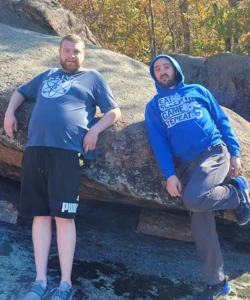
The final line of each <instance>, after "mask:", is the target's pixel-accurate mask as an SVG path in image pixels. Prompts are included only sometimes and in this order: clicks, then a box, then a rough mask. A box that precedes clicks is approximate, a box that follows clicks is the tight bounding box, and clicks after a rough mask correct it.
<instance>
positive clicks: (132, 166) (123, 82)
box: [0, 25, 250, 209]
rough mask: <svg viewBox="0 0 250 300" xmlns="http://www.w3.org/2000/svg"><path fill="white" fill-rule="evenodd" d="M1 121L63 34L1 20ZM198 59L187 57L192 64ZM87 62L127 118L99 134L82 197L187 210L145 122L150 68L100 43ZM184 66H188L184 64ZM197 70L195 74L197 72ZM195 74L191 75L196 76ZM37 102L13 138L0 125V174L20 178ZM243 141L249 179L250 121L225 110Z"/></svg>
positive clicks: (50, 61)
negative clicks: (173, 194)
mask: <svg viewBox="0 0 250 300" xmlns="http://www.w3.org/2000/svg"><path fill="white" fill-rule="evenodd" d="M0 30H1V32H3V35H1V37H0V47H1V48H0V51H1V61H0V63H1V67H2V69H1V73H0V80H1V83H2V84H1V87H0V120H1V124H2V121H3V117H4V112H5V109H6V107H7V102H8V100H9V97H10V95H11V94H12V92H13V90H14V88H15V87H16V86H18V85H20V84H22V83H23V82H25V81H27V80H29V79H31V78H32V77H33V76H34V75H36V74H37V73H39V72H41V71H44V70H45V69H47V68H50V67H55V66H57V65H58V57H57V55H58V45H59V42H60V39H59V38H58V37H51V36H47V35H42V34H39V33H34V32H30V31H24V30H18V29H15V28H11V27H8V26H5V25H0ZM192 61H195V66H196V67H195V68H196V70H198V66H199V65H200V61H198V64H197V61H196V60H187V62H188V64H189V66H190V67H191V63H192ZM85 67H87V68H94V69H97V70H98V71H100V72H101V73H102V74H103V76H104V77H105V78H106V80H107V81H108V83H109V84H110V86H111V89H112V90H113V93H114V95H115V98H116V99H117V101H118V103H119V105H120V107H121V110H122V112H123V119H122V120H121V121H120V122H118V123H117V124H116V125H115V126H113V127H112V128H110V129H109V130H107V131H106V132H104V133H103V134H101V135H100V139H99V143H98V148H99V158H98V160H97V161H96V162H95V163H93V164H90V165H86V166H85V168H84V171H83V175H82V183H81V187H80V192H81V193H80V195H81V197H82V198H87V199H98V200H103V201H113V202H120V203H128V204H133V205H138V206H142V207H151V208H161V209H176V208H177V209H183V205H182V201H181V199H171V198H170V197H168V194H167V193H166V192H165V188H164V183H165V182H164V178H163V177H162V175H161V174H160V172H159V169H158V167H157V164H156V161H155V159H154V157H153V154H152V151H151V148H150V146H149V143H148V139H147V137H146V133H145V127H144V110H145V105H146V103H147V102H148V101H149V100H150V98H151V97H152V96H153V95H154V93H155V87H154V83H153V81H152V79H151V78H150V76H149V72H148V67H147V66H146V65H144V64H142V63H139V62H137V61H135V60H133V59H131V58H129V57H126V56H124V55H121V54H118V53H114V52H111V51H108V50H105V49H102V48H99V47H96V46H91V45H88V46H87V57H86V63H85ZM183 68H184V70H186V65H185V63H184V67H183ZM198 73H199V72H198V71H195V73H193V74H198ZM194 76H196V75H193V77H194ZM33 105H34V103H31V102H29V101H26V103H24V105H23V106H22V107H21V108H20V109H19V110H18V112H17V119H18V120H19V130H18V133H17V134H16V138H15V140H14V141H11V140H10V139H9V138H8V137H6V135H5V134H4V132H3V128H2V126H1V127H0V133H1V134H0V175H2V176H5V177H9V178H13V179H20V170H21V158H22V151H23V148H24V145H25V142H26V132H27V124H28V120H29V116H30V113H31V111H32V108H33ZM226 112H227V114H228V115H229V117H230V119H231V122H232V125H233V128H234V130H235V132H236V134H237V136H238V137H239V139H240V142H241V145H242V163H243V171H242V173H243V174H244V175H245V176H246V177H247V178H248V179H250V174H249V172H250V168H249V167H250V165H249V157H250V155H249V149H250V124H249V123H248V122H247V121H245V120H244V119H243V118H241V117H240V116H239V115H237V114H236V113H234V112H232V111H230V110H226Z"/></svg>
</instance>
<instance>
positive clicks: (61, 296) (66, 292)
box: [50, 281, 72, 300]
mask: <svg viewBox="0 0 250 300" xmlns="http://www.w3.org/2000/svg"><path fill="white" fill-rule="evenodd" d="M52 291H55V292H54V294H53V295H52V297H51V298H50V300H71V299H72V288H71V287H70V285H69V284H68V283H67V282H66V281H63V282H62V283H61V284H60V286H59V287H58V288H55V289H53V290H52Z"/></svg>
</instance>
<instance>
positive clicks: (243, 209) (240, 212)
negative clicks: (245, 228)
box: [230, 176, 250, 226]
mask: <svg viewBox="0 0 250 300" xmlns="http://www.w3.org/2000/svg"><path fill="white" fill-rule="evenodd" d="M230 183H231V184H232V185H233V186H234V187H236V188H237V190H238V194H239V198H240V204H239V207H238V208H237V209H235V210H234V213H235V217H236V221H237V223H238V224H239V225H241V226H242V225H246V224H247V223H248V222H249V220H250V201H249V192H248V183H247V180H246V178H245V177H243V176H238V177H236V178H234V179H232V180H231V182H230Z"/></svg>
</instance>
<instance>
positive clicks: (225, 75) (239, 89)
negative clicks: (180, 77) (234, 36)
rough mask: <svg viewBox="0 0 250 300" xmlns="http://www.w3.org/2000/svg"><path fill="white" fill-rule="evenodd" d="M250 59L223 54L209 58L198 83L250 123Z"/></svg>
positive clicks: (203, 66) (200, 73) (204, 64)
mask: <svg viewBox="0 0 250 300" xmlns="http://www.w3.org/2000/svg"><path fill="white" fill-rule="evenodd" d="M249 69H250V57H249V56H242V55H237V54H230V53H221V54H217V55H213V56H211V57H208V58H207V59H206V60H205V61H204V63H203V65H202V68H201V69H200V72H199V76H198V79H197V82H199V83H200V84H202V85H204V86H206V87H207V88H208V89H209V90H210V91H211V92H212V93H213V95H214V96H215V97H216V99H217V100H218V101H219V102H220V104H221V105H223V106H226V107H228V108H230V109H232V110H233V111H235V112H237V113H238V114H240V115H241V116H242V117H243V118H245V119H246V120H248V121H250V74H249Z"/></svg>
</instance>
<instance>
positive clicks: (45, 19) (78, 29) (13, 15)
mask: <svg viewBox="0 0 250 300" xmlns="http://www.w3.org/2000/svg"><path fill="white" fill-rule="evenodd" d="M0 23H4V24H6V25H9V26H13V27H17V28H22V29H28V30H31V31H36V32H40V33H44V34H51V35H58V36H65V35H66V34H70V33H75V34H78V35H80V36H81V37H82V38H83V40H84V41H85V42H86V43H89V44H93V45H98V44H99V43H98V41H97V40H96V38H95V37H94V35H93V34H92V32H91V31H90V29H89V28H88V26H87V25H86V24H85V23H84V21H83V20H82V19H80V18H78V17H77V16H75V15H74V14H73V13H72V12H70V11H69V10H67V9H65V8H63V7H62V6H61V5H60V4H59V3H58V2H57V1H56V0H43V1H39V0H5V1H2V2H1V3H0Z"/></svg>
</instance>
